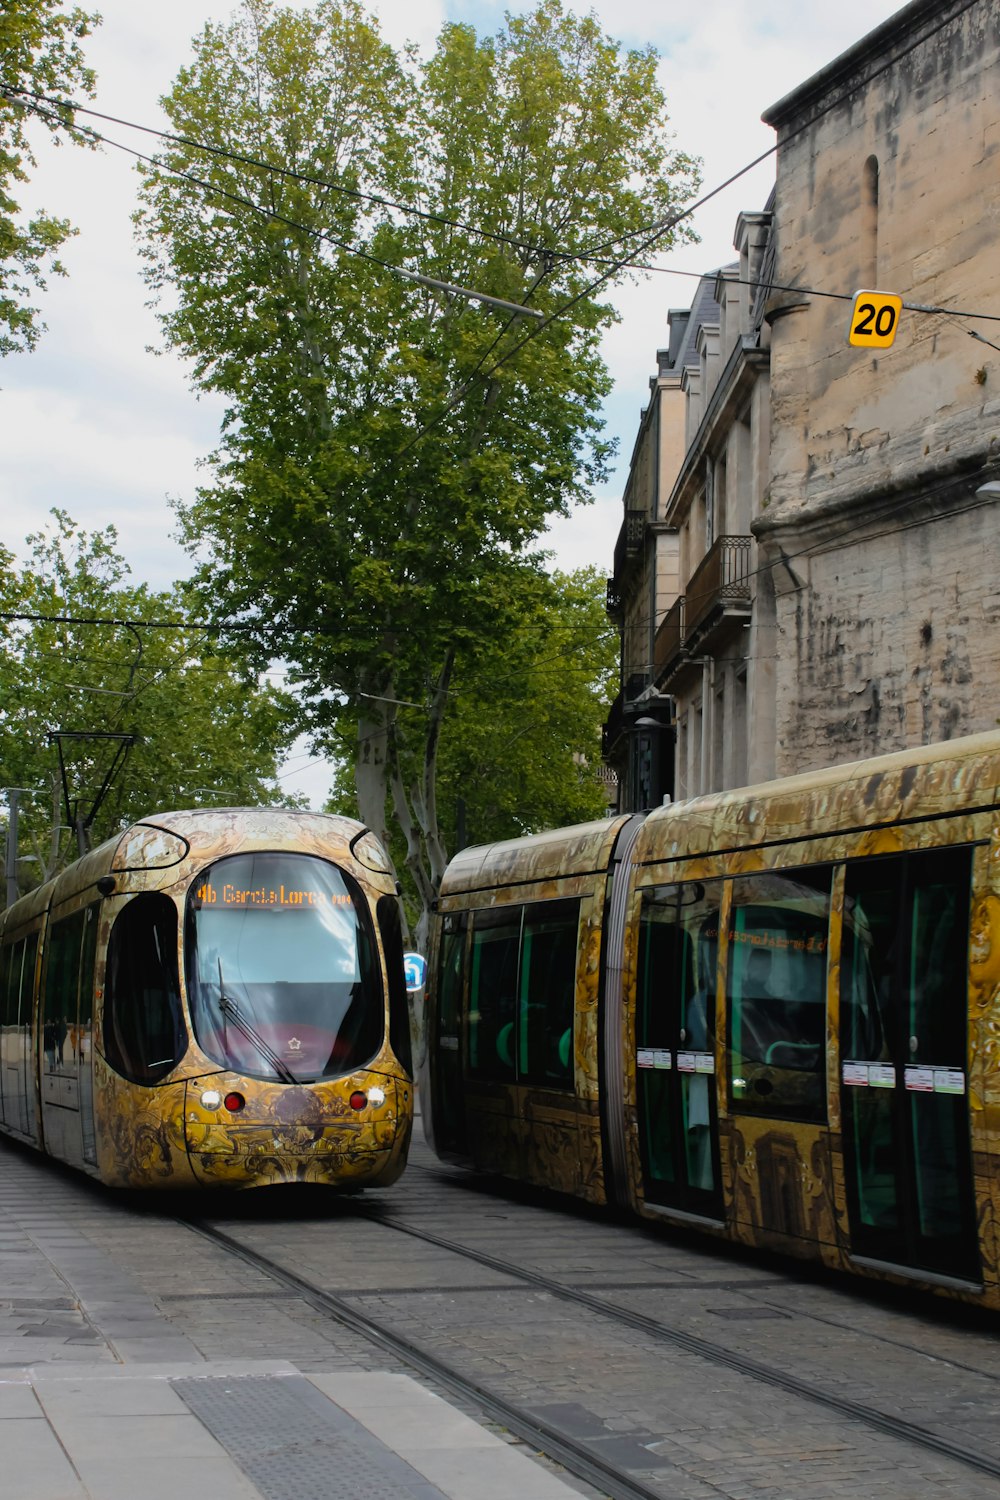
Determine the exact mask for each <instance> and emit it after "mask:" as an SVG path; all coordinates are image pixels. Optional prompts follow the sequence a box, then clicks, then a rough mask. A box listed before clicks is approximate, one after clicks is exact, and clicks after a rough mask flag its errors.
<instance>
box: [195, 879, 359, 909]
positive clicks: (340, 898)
mask: <svg viewBox="0 0 1000 1500" xmlns="http://www.w3.org/2000/svg"><path fill="white" fill-rule="evenodd" d="M195 895H196V898H197V900H198V901H199V902H200V903H201V905H202V906H220V907H223V908H225V907H240V908H241V909H245V908H246V907H248V906H258V907H260V906H275V907H281V906H297V907H303V906H350V904H351V898H350V896H348V895H346V894H345V893H343V892H339V891H310V890H305V889H303V888H302V887H301V886H289V885H260V886H255V887H253V888H252V889H250V890H248V889H246V887H244V886H238V885H233V884H231V883H227V884H224V885H218V886H217V885H212V884H211V883H210V882H209V881H205V883H204V884H203V885H200V886H199V887H198V889H197V891H196V892H195Z"/></svg>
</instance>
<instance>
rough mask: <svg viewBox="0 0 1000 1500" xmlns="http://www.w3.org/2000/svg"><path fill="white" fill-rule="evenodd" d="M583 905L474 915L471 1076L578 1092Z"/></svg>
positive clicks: (555, 903)
mask: <svg viewBox="0 0 1000 1500" xmlns="http://www.w3.org/2000/svg"><path fill="white" fill-rule="evenodd" d="M579 925H580V903H579V901H578V900H568V901H539V902H535V903H533V904H532V905H530V906H524V907H514V908H511V907H504V908H503V909H502V910H499V911H488V912H477V913H476V914H475V917H474V920H473V927H472V973H471V979H470V986H469V1071H470V1072H471V1073H472V1074H473V1075H475V1076H477V1077H480V1078H496V1079H501V1080H506V1081H509V1082H514V1081H515V1080H516V1081H517V1082H518V1083H534V1084H539V1085H541V1086H543V1087H546V1088H558V1089H565V1088H572V1087H573V1014H574V1009H575V997H576V954H577V938H578V929H579Z"/></svg>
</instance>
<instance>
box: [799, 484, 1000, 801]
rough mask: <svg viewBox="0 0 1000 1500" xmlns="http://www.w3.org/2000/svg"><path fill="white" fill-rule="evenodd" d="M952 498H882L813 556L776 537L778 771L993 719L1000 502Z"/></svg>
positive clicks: (930, 738) (990, 724)
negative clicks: (934, 509) (909, 502)
mask: <svg viewBox="0 0 1000 1500" xmlns="http://www.w3.org/2000/svg"><path fill="white" fill-rule="evenodd" d="M950 499H951V503H950V504H949V505H947V506H941V507H940V509H939V513H938V516H937V518H936V519H933V518H932V517H931V515H930V514H929V513H928V511H929V506H928V507H926V508H925V509H924V510H922V511H921V512H920V513H919V514H918V515H917V516H916V517H915V518H911V517H910V516H908V515H907V509H908V507H907V506H905V505H904V506H903V508H902V509H900V506H899V503H898V502H896V504H895V506H894V507H891V506H888V505H887V506H886V507H884V508H878V507H876V508H875V509H874V510H873V512H872V513H871V514H870V518H869V520H868V522H867V523H863V524H858V525H857V526H856V528H855V529H853V530H846V529H845V530H844V531H843V533H842V536H841V539H840V541H839V542H836V541H833V540H830V541H825V542H824V544H823V550H821V551H818V552H815V553H813V554H812V555H811V556H804V557H803V556H798V557H796V556H795V555H794V547H792V546H790V545H789V542H790V538H791V534H790V533H786V534H785V535H784V536H783V537H782V538H781V541H782V543H783V547H784V548H785V549H787V550H786V555H787V556H788V557H789V564H788V567H785V566H783V565H779V567H778V568H776V569H774V570H773V576H774V581H775V588H776V593H777V615H778V625H779V628H778V639H777V652H778V663H779V668H778V691H777V704H776V725H775V728H776V768H775V769H776V772H777V774H778V775H784V774H788V773H790V772H794V771H797V770H805V769H807V768H811V767H817V766H824V765H834V764H836V763H837V762H839V761H846V760H853V759H855V758H857V757H860V756H867V755H876V754H879V753H881V752H883V751H890V750H899V749H904V748H906V747H907V746H912V745H924V744H930V743H932V742H934V741H937V740H948V739H954V738H955V737H957V736H959V735H963V734H974V733H978V732H979V731H980V730H986V729H993V728H995V727H996V725H997V723H998V722H1000V514H998V510H997V505H998V502H997V501H995V500H992V501H991V500H986V501H985V502H983V501H979V502H977V501H976V500H975V499H974V497H971V496H970V495H968V493H964V494H963V492H962V489H961V487H957V488H956V489H953V491H952V492H951V496H950Z"/></svg>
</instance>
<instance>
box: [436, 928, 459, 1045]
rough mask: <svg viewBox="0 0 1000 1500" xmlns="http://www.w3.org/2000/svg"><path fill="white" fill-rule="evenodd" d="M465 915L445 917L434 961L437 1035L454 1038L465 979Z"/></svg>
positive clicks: (455, 1036) (456, 1031)
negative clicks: (436, 980)
mask: <svg viewBox="0 0 1000 1500" xmlns="http://www.w3.org/2000/svg"><path fill="white" fill-rule="evenodd" d="M465 928H466V918H465V914H464V913H462V914H460V915H457V916H456V915H450V916H447V917H445V919H444V923H443V925H442V930H441V957H440V959H439V961H438V995H437V1008H438V1035H439V1036H443V1037H444V1036H446V1037H453V1038H457V1036H458V1030H459V1026H460V1025H461V1014H462V981H463V979H464V977H465Z"/></svg>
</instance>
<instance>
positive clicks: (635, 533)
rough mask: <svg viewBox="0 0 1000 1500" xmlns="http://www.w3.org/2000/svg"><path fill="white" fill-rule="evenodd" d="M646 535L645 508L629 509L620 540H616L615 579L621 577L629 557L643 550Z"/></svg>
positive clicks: (620, 532)
mask: <svg viewBox="0 0 1000 1500" xmlns="http://www.w3.org/2000/svg"><path fill="white" fill-rule="evenodd" d="M645 535H646V512H645V511H644V510H627V511H626V512H625V519H624V520H623V521H622V524H621V530H620V531H619V533H618V540H617V541H616V542H615V579H616V580H617V579H619V578H620V577H621V575H622V572H623V571H624V568H625V562H626V559H627V558H630V557H635V556H636V555H637V554H638V553H639V552H640V551H641V550H642V541H643V537H644V536H645Z"/></svg>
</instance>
